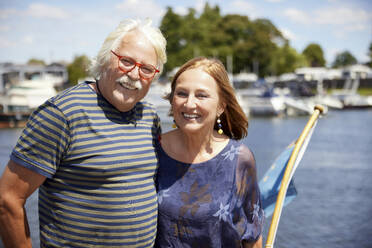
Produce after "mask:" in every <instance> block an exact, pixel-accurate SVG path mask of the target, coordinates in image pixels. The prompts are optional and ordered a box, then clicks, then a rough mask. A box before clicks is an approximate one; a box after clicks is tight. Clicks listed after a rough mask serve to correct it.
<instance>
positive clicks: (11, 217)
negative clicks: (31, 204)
mask: <svg viewBox="0 0 372 248" xmlns="http://www.w3.org/2000/svg"><path fill="white" fill-rule="evenodd" d="M45 179H46V177H44V176H42V175H40V174H38V173H36V172H33V171H31V170H29V169H27V168H25V167H23V166H21V165H19V164H17V163H15V162H13V161H12V160H10V161H9V163H8V166H7V167H6V168H5V170H4V173H3V175H2V177H1V178H0V226H1V228H0V235H1V237H2V239H3V243H4V245H5V247H12V248H13V247H14V248H17V247H31V238H30V230H29V227H28V221H27V216H26V211H25V209H24V205H25V203H26V200H27V198H28V197H29V196H30V195H31V194H32V193H33V192H34V191H35V190H36V189H37V188H38V187H39V186H40V185H41V184H42V183H43V182H44V181H45Z"/></svg>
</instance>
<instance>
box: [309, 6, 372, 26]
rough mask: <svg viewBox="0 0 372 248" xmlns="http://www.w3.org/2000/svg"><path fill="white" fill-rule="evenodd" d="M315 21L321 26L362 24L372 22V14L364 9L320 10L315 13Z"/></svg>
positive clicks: (340, 8)
mask: <svg viewBox="0 0 372 248" xmlns="http://www.w3.org/2000/svg"><path fill="white" fill-rule="evenodd" d="M314 16H315V18H314V21H316V22H317V23H320V24H336V25H344V24H351V23H352V24H360V23H367V22H368V23H369V24H371V22H372V14H371V13H368V12H367V11H365V10H363V9H355V8H354V9H352V8H346V7H339V8H332V9H331V8H327V9H320V10H318V11H316V12H315V13H314Z"/></svg>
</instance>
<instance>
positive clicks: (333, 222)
mask: <svg viewBox="0 0 372 248" xmlns="http://www.w3.org/2000/svg"><path fill="white" fill-rule="evenodd" d="M307 121H308V117H293V118H251V119H250V123H249V129H248V137H247V138H245V140H244V143H245V144H246V145H248V146H249V147H250V148H251V150H252V151H253V153H254V154H255V157H256V163H257V168H258V177H259V178H261V177H262V176H263V174H264V173H265V172H266V170H267V169H268V168H269V167H270V165H271V164H272V163H273V161H274V160H275V158H276V156H278V155H279V154H280V152H281V151H282V150H283V149H284V148H285V147H286V146H287V145H288V144H289V143H291V142H292V141H294V140H295V139H296V138H298V136H299V135H300V134H301V132H302V130H303V128H304V126H305V125H306V123H307ZM169 129H171V124H170V123H169V122H166V121H164V122H163V130H164V131H166V130H169ZM20 133H21V130H20V129H2V130H0V173H2V171H3V170H4V167H5V165H6V163H7V161H8V159H9V154H10V152H11V150H12V148H13V146H14V144H15V143H16V141H17V138H18V137H19V135H20ZM294 180H295V185H296V188H297V192H298V195H297V197H296V198H295V199H294V201H293V202H292V203H290V204H289V205H288V206H287V207H285V208H284V210H283V212H282V217H281V219H280V223H279V228H278V232H277V237H276V241H275V247H277V248H296V247H302V248H314V247H324V248H344V247H347V248H350V247H357V248H370V247H372V224H371V220H372V110H342V111H330V112H329V113H328V114H327V115H326V116H324V117H323V118H321V119H320V120H319V121H318V124H317V127H316V128H315V131H314V134H313V137H312V139H311V141H310V144H309V146H308V148H307V150H306V152H305V155H304V157H303V159H302V161H301V163H300V165H299V167H298V169H297V171H296V173H295V174H294ZM26 209H27V215H28V219H29V223H30V229H31V235H32V239H33V247H39V241H38V235H39V234H38V214H37V194H36V193H34V194H33V195H32V196H31V198H30V199H28V200H27V203H26ZM270 221H271V217H268V218H266V221H265V228H264V241H265V240H266V235H267V232H268V228H269V224H270ZM0 247H2V243H1V242H0Z"/></svg>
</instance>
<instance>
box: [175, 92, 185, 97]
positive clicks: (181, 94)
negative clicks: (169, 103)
mask: <svg viewBox="0 0 372 248" xmlns="http://www.w3.org/2000/svg"><path fill="white" fill-rule="evenodd" d="M176 95H177V96H181V97H184V96H187V93H186V92H183V91H179V92H176Z"/></svg>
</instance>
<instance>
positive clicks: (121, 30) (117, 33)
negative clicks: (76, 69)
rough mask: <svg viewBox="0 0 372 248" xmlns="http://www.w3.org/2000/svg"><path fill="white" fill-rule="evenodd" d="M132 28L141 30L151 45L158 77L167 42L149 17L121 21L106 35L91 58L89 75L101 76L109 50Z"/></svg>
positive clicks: (115, 47)
mask: <svg viewBox="0 0 372 248" xmlns="http://www.w3.org/2000/svg"><path fill="white" fill-rule="evenodd" d="M133 30H139V31H141V32H142V33H143V34H144V35H145V37H146V38H147V39H148V40H149V41H150V42H151V44H152V45H153V47H154V49H155V52H156V55H157V58H158V61H157V68H158V70H159V71H160V72H159V73H157V75H156V76H155V78H157V77H159V75H160V74H161V73H162V71H163V65H164V64H165V63H166V62H167V55H166V51H165V49H166V45H167V42H166V40H165V38H164V36H163V34H162V33H161V31H160V30H159V29H158V28H156V27H153V26H152V21H151V20H150V19H146V20H145V22H142V21H141V20H133V19H126V20H123V21H121V22H120V23H119V25H118V26H117V27H116V29H115V30H114V31H112V32H111V33H110V34H109V35H108V36H107V38H106V39H105V41H104V42H103V44H102V47H101V49H100V50H99V52H98V55H97V57H95V58H94V59H92V62H91V66H90V69H89V70H90V73H91V76H93V77H94V78H95V79H99V78H100V77H101V75H102V73H104V71H105V69H104V67H105V66H106V65H108V63H109V61H110V58H111V50H115V49H117V48H118V47H119V46H120V44H121V41H122V39H123V37H124V36H125V35H126V34H127V33H128V32H130V31H133Z"/></svg>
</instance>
